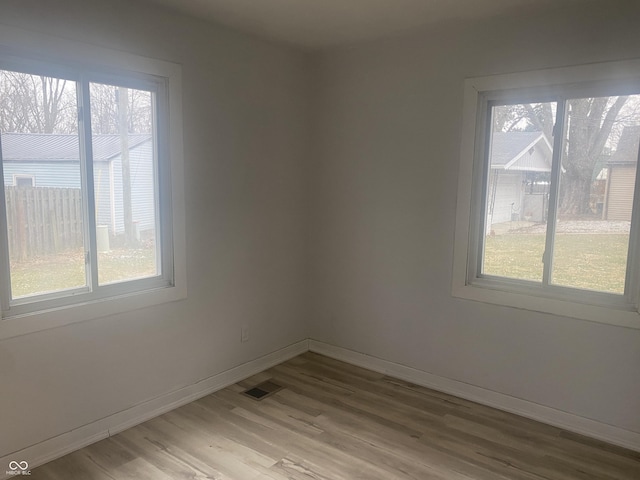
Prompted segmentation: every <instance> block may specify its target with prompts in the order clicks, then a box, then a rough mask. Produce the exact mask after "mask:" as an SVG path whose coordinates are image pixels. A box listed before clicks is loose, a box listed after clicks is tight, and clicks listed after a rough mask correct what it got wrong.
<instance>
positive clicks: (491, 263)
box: [484, 222, 629, 294]
mask: <svg viewBox="0 0 640 480" xmlns="http://www.w3.org/2000/svg"><path fill="white" fill-rule="evenodd" d="M595 224H603V225H601V226H598V228H594V225H595ZM604 224H606V225H604ZM612 224H613V225H612ZM628 225H629V224H628V222H566V223H565V225H559V228H558V231H557V233H556V245H555V255H554V262H553V275H552V282H553V283H554V284H556V285H563V286H569V287H577V288H584V289H588V290H597V291H603V292H611V293H619V294H622V293H624V282H625V271H626V263H627V249H628V246H629V234H628ZM563 227H564V228H563ZM581 227H585V228H581ZM563 230H564V231H563ZM585 231H586V232H591V233H583V232H585ZM594 232H596V233H594ZM544 244H545V234H544V229H543V228H541V227H539V226H538V225H534V226H529V227H524V228H519V229H516V230H511V231H509V232H505V233H503V234H497V235H490V236H487V237H486V241H485V256H484V273H486V274H489V275H497V276H504V277H509V278H518V279H526V280H534V281H541V279H542V268H543V264H542V254H543V252H544Z"/></svg>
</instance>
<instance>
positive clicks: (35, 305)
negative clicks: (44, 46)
mask: <svg viewBox="0 0 640 480" xmlns="http://www.w3.org/2000/svg"><path fill="white" fill-rule="evenodd" d="M0 69H2V70H7V71H14V72H20V73H27V74H32V75H43V76H48V77H55V78H59V79H63V80H67V81H72V82H75V84H76V95H77V109H78V112H77V114H78V140H79V145H80V149H79V151H80V180H81V192H82V202H83V205H82V217H83V241H84V248H85V259H86V260H85V275H86V279H87V285H86V286H84V287H80V288H71V289H65V290H59V291H55V292H48V293H43V294H36V295H30V296H27V297H19V298H15V299H14V298H12V294H11V281H10V275H11V267H10V261H9V245H8V230H7V218H6V204H5V186H4V180H3V181H2V184H1V185H0V253H1V255H0V257H1V258H0V276H1V277H2V278H3V279H4V281H3V282H2V283H3V285H2V286H1V287H0V304H1V305H2V317H6V316H20V315H24V314H29V313H33V312H39V311H47V310H50V309H56V308H60V307H65V306H70V305H74V304H78V303H86V302H92V301H96V300H104V299H108V298H112V297H117V296H122V295H131V294H137V293H140V292H144V291H152V290H156V289H160V288H165V287H171V286H174V285H175V284H174V278H173V275H174V270H173V268H174V266H173V235H172V228H171V227H172V224H173V219H172V216H171V211H172V208H171V206H172V198H171V178H170V172H169V158H168V155H169V152H168V150H169V149H168V145H167V144H166V140H165V141H162V140H161V139H168V138H169V119H168V111H169V99H168V85H167V79H166V78H163V77H156V76H154V75H151V74H142V73H137V72H129V71H121V72H120V71H117V70H115V69H110V70H109V71H107V70H106V69H105V70H104V71H103V70H101V69H89V70H83V69H81V68H76V67H73V66H65V65H58V64H51V63H48V62H46V61H40V60H26V59H24V58H21V57H15V56H11V55H2V54H1V52H0ZM114 72H115V73H114ZM90 83H104V84H110V85H117V86H121V87H126V88H131V89H138V90H146V91H149V92H151V104H152V108H153V119H154V120H153V126H152V142H153V148H152V150H153V155H154V157H153V173H154V210H155V231H156V265H157V275H154V276H151V277H145V278H140V279H131V280H123V281H120V282H115V283H111V284H105V285H99V282H98V257H97V239H96V232H97V230H96V225H97V222H96V215H95V192H94V175H93V151H92V131H91V103H90V88H89V85H90ZM161 142H162V143H161ZM1 148H2V145H1V144H0V178H4V175H3V162H2V151H1Z"/></svg>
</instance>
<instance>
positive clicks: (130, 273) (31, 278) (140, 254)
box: [11, 248, 156, 298]
mask: <svg viewBox="0 0 640 480" xmlns="http://www.w3.org/2000/svg"><path fill="white" fill-rule="evenodd" d="M155 252H156V251H155V248H139V249H125V248H118V249H115V248H114V249H111V250H110V251H109V252H104V253H99V254H98V267H99V268H98V280H99V283H100V284H105V283H112V282H117V281H122V280H131V279H134V278H140V277H149V276H153V275H155V274H156V259H155ZM83 285H85V273H84V254H83V250H72V251H68V252H65V253H61V254H58V255H46V256H40V257H36V258H31V259H29V260H28V261H24V262H12V263H11V290H12V295H13V297H14V298H15V297H21V296H26V295H33V294H35V293H43V292H50V291H56V290H63V289H68V288H74V287H78V286H83Z"/></svg>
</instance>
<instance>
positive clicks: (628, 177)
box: [602, 126, 640, 221]
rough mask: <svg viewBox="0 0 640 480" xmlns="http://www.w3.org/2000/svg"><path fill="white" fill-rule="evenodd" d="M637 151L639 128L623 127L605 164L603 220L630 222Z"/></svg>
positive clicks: (639, 135)
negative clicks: (616, 143)
mask: <svg viewBox="0 0 640 480" xmlns="http://www.w3.org/2000/svg"><path fill="white" fill-rule="evenodd" d="M639 149H640V126H635V127H625V129H624V130H623V131H622V136H621V137H620V141H619V142H618V148H617V149H616V151H615V152H614V153H613V155H611V159H610V160H609V162H608V163H607V168H608V174H607V187H606V190H605V199H604V208H603V212H602V218H603V219H604V220H626V221H631V209H632V206H633V192H634V189H635V182H636V167H637V165H638V150H639Z"/></svg>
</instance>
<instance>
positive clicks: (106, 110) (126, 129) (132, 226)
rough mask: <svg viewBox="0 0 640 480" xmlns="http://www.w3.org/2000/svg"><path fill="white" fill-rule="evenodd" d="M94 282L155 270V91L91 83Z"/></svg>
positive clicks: (142, 275) (149, 274)
mask: <svg viewBox="0 0 640 480" xmlns="http://www.w3.org/2000/svg"><path fill="white" fill-rule="evenodd" d="M90 96H91V126H92V144H93V157H94V164H93V165H94V167H93V169H94V191H95V203H96V224H97V225H96V238H97V247H98V282H99V284H101V285H102V284H107V283H114V282H122V281H126V280H132V279H136V278H145V277H152V276H156V275H159V274H160V272H159V267H158V261H157V259H158V252H159V249H158V242H157V240H158V238H159V236H158V235H157V207H156V198H157V190H156V188H157V187H156V185H157V181H156V177H157V175H156V152H155V144H156V142H155V138H154V135H155V130H154V119H153V116H154V109H153V102H154V95H153V93H152V92H149V91H144V90H136V89H131V88H123V87H119V86H114V85H104V84H97V83H92V84H91V85H90Z"/></svg>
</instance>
